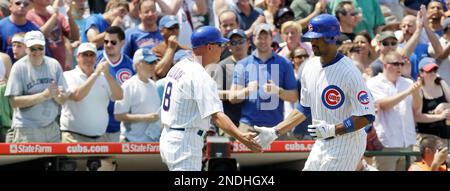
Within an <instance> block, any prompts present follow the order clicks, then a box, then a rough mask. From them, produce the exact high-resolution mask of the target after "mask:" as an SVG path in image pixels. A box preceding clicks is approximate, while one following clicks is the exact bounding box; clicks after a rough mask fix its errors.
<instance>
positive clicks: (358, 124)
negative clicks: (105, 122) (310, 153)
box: [276, 109, 369, 135]
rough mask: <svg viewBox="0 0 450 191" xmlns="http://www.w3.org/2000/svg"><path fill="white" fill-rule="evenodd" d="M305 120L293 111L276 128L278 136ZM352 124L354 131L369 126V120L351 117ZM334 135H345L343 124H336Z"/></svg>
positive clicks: (298, 112) (304, 117) (300, 114)
mask: <svg viewBox="0 0 450 191" xmlns="http://www.w3.org/2000/svg"><path fill="white" fill-rule="evenodd" d="M305 119H306V116H305V115H304V114H303V113H302V112H300V111H299V110H297V109H295V110H294V111H292V112H291V114H289V116H288V117H287V118H286V119H285V120H284V121H282V122H281V123H279V124H278V125H277V126H276V128H278V129H279V132H280V134H285V133H287V132H290V131H291V130H292V129H293V128H294V127H296V126H297V125H299V124H300V123H301V122H303V121H304V120H305ZM352 120H353V123H354V124H355V125H354V126H355V131H357V130H359V129H361V128H363V127H365V126H366V125H367V124H369V120H367V118H366V117H362V116H352ZM335 133H336V135H342V134H345V133H346V131H345V128H344V125H343V123H339V124H336V132H335Z"/></svg>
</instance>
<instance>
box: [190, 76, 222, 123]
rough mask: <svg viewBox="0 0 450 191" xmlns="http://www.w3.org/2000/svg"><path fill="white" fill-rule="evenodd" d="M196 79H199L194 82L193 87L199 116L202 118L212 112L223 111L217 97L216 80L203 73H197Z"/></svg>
mask: <svg viewBox="0 0 450 191" xmlns="http://www.w3.org/2000/svg"><path fill="white" fill-rule="evenodd" d="M204 74H206V73H204ZM197 80H199V81H196V82H197V83H195V82H194V83H193V87H194V96H195V100H196V102H197V106H198V110H199V112H200V116H201V118H202V119H204V118H206V117H208V116H210V115H212V114H214V113H217V112H223V106H222V102H221V101H220V99H219V92H218V91H217V85H216V82H214V81H213V80H212V79H211V77H209V76H204V75H199V77H198V78H197ZM198 82H201V83H198Z"/></svg>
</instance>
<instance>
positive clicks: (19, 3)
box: [14, 1, 30, 7]
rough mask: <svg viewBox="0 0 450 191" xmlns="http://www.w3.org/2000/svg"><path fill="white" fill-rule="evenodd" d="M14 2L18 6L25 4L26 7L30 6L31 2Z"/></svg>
mask: <svg viewBox="0 0 450 191" xmlns="http://www.w3.org/2000/svg"><path fill="white" fill-rule="evenodd" d="M14 4H16V5H17V6H20V5H23V6H24V7H28V5H30V3H29V2H26V1H16V2H15V3H14Z"/></svg>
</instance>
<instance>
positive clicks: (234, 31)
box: [227, 29, 247, 39]
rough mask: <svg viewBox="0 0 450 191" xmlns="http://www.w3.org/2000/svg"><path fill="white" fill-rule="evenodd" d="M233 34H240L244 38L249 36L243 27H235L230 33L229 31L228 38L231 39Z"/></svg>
mask: <svg viewBox="0 0 450 191" xmlns="http://www.w3.org/2000/svg"><path fill="white" fill-rule="evenodd" d="M233 35H238V36H240V37H242V38H245V39H246V38H247V35H245V32H244V30H242V29H233V30H232V31H231V32H230V33H228V36H227V38H228V39H231V37H232V36H233Z"/></svg>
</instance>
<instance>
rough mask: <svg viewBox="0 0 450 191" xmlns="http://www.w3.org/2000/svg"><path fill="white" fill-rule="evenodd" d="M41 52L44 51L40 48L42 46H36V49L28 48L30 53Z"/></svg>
mask: <svg viewBox="0 0 450 191" xmlns="http://www.w3.org/2000/svg"><path fill="white" fill-rule="evenodd" d="M38 50H39V51H43V50H44V47H42V46H38V47H30V51H31V52H35V51H38Z"/></svg>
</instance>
